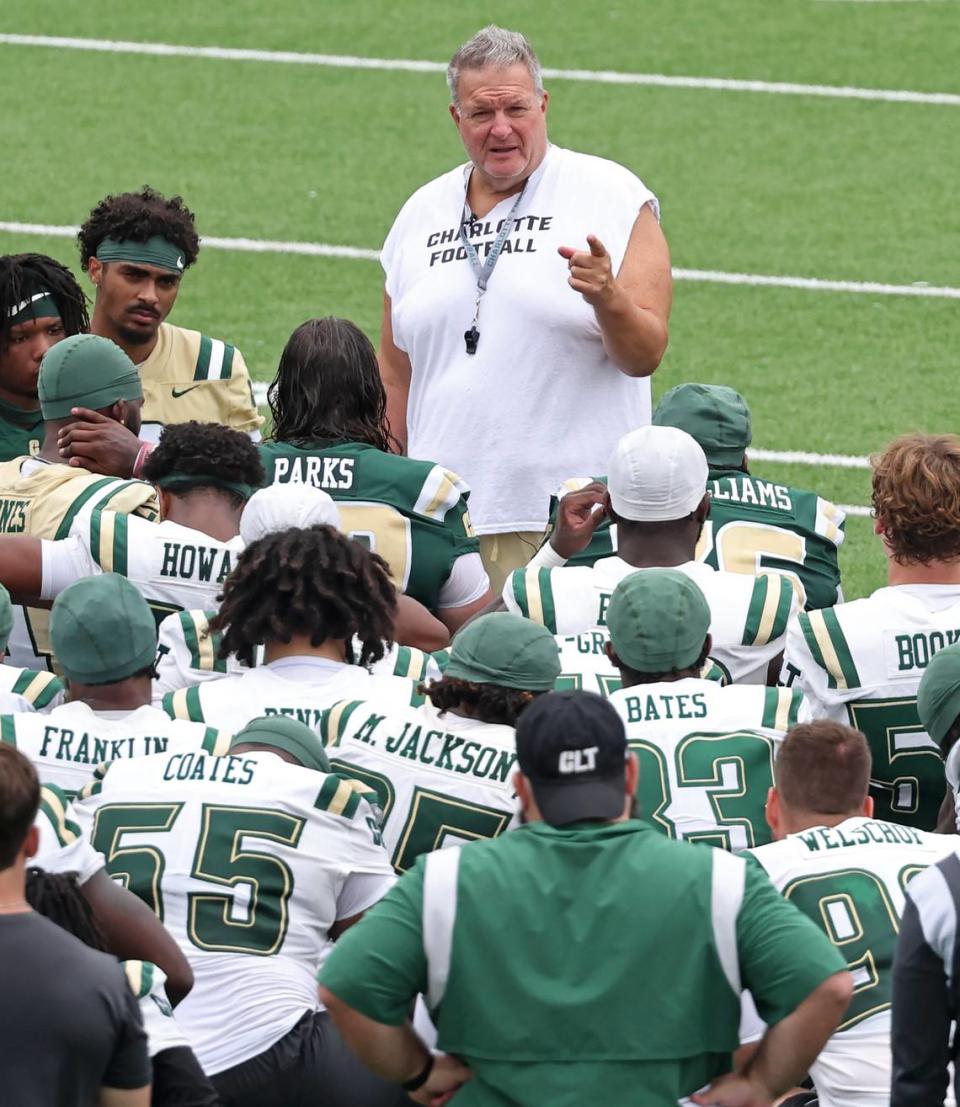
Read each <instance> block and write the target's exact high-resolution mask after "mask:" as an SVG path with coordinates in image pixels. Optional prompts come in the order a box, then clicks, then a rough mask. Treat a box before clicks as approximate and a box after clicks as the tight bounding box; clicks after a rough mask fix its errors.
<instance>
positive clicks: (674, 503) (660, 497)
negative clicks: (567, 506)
mask: <svg viewBox="0 0 960 1107" xmlns="http://www.w3.org/2000/svg"><path fill="white" fill-rule="evenodd" d="M607 486H608V487H609V489H610V505H611V507H612V508H613V510H614V511H615V512H616V513H617V514H618V515H619V516H620V517H621V518H623V519H632V520H634V521H636V522H644V523H662V522H668V521H669V520H672V519H683V518H685V517H686V516H687V515H689V514H690V513H691V512H692V511H694V510H695V509H696V507H697V505H698V504H699V503H700V501H701V500H702V499H703V497H704V493H705V492H706V490H707V458H706V455H705V454H704V452H703V449H702V448H701V447H700V445H699V444H698V443H697V441H696V440H695V439H694V438H692V437H691V436H690V435H689V434H687V432H686V431H682V430H680V429H679V428H678V427H641V428H640V429H639V430H635V431H630V433H629V434H625V435H624V436H623V438H621V439H620V441H619V442H618V443H617V445H616V447H615V448H614V451H613V454H612V455H611V457H610V461H609V463H608V465H607Z"/></svg>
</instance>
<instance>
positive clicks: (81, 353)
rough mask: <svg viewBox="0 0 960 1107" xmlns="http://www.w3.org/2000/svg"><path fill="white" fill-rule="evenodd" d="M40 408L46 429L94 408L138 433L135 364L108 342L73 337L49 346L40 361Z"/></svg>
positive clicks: (139, 393) (87, 336) (140, 390)
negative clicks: (74, 412)
mask: <svg viewBox="0 0 960 1107" xmlns="http://www.w3.org/2000/svg"><path fill="white" fill-rule="evenodd" d="M37 392H38V394H39V396H40V410H41V412H42V413H43V419H44V422H45V423H46V424H48V426H49V425H50V424H54V425H55V426H60V425H61V424H66V423H70V422H72V421H73V415H72V409H73V408H75V407H86V408H92V409H93V410H94V411H99V412H101V413H102V414H104V415H108V416H110V418H112V419H115V420H116V421H117V422H118V423H123V424H124V426H125V427H127V429H128V430H130V431H132V432H133V433H134V434H137V433H138V432H139V430H140V409H141V408H142V406H143V386H142V385H141V383H140V376H139V374H138V373H137V369H136V366H135V365H134V364H133V362H132V361H131V360H130V358H129V357H127V355H126V354H125V353H124V352H123V350H121V349H120V347H119V346H117V345H116V344H115V343H113V342H111V341H110V340H109V339H107V338H100V337H99V336H97V335H94V334H77V335H73V336H72V337H71V338H65V339H63V341H62V342H58V343H57V344H56V345H55V346H53V347H51V349H49V350H48V351H47V353H46V354H45V355H44V357H43V361H42V362H41V363H40V377H39V379H38V382H37Z"/></svg>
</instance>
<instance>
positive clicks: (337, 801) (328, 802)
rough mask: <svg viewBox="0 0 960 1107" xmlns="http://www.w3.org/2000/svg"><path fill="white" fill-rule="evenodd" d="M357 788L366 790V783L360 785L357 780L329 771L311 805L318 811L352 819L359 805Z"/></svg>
mask: <svg viewBox="0 0 960 1107" xmlns="http://www.w3.org/2000/svg"><path fill="white" fill-rule="evenodd" d="M357 788H363V789H364V790H366V785H361V784H360V783H359V782H357V781H350V780H345V779H344V778H343V777H342V776H337V774H336V773H331V774H330V775H329V776H328V777H327V779H326V780H325V781H324V782H323V786H322V787H321V789H320V791H319V792H318V793H317V798H316V799H315V800H314V803H313V806H314V807H315V808H316V809H317V810H318V811H326V812H328V813H329V814H331V815H340V816H341V817H342V818H344V819H352V818H353V816H354V815H355V814H356V811H357V808H358V807H359V806H360V793H359V792H358V791H357Z"/></svg>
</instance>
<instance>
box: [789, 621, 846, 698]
mask: <svg viewBox="0 0 960 1107" xmlns="http://www.w3.org/2000/svg"><path fill="white" fill-rule="evenodd" d="M811 614H813V613H812V612H808V611H801V612H800V614H799V615H798V616H797V625H798V626H799V627H800V631H801V633H802V634H803V639H804V641H805V642H806V643H807V649H808V650H809V651H810V654H811V656H812V657H813V661H814V664H815V665H817V666H818V667H819V668H821V669H823V670H824V672H826V670H827V663H826V661H824V659H823V652H822V651H821V649H820V643H819V642H818V641H817V636H816V635H815V634H814V633H813V626H812V625H811V623H810V616H811ZM827 676H828V677H829V679H830V687H831V688H835V687H836V684H834V683H833V678H832V677H830V674H829V673H827Z"/></svg>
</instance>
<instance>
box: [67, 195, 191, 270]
mask: <svg viewBox="0 0 960 1107" xmlns="http://www.w3.org/2000/svg"><path fill="white" fill-rule="evenodd" d="M193 219H194V217H193V212H192V211H191V210H190V209H189V208H188V207H187V206H186V204H185V203H184V202H183V198H182V197H180V196H171V197H170V198H169V199H167V197H166V196H163V195H161V194H160V193H159V192H157V191H156V189H153V188H151V187H150V186H149V185H144V186H143V188H141V189H140V191H139V192H120V193H118V194H117V195H116V196H105V197H104V198H103V199H102V200H101V201H100V203H99V204H97V206H96V207H95V208H94V209H93V211H92V212H90V214H89V216H88V217H87V221H86V222H85V223H84V224H83V226H82V227H81V228H80V233H79V234H78V235H77V242H78V243H79V245H80V265H81V266H82V267H83V269H84V270H86V268H87V265H88V264H89V262H90V259H91V258H92V257H94V256H95V255H96V252H97V249H98V248H99V246H100V243H101V242H102V241H103V240H104V239H105V238H117V239H131V240H132V241H134V242H146V241H147V239H148V238H153V236H154V235H157V234H159V235H163V237H164V238H165V239H167V240H168V241H169V242H172V243H173V244H174V246H176V247H177V249H178V250H179V251H180V252H181V253H182V254H183V263H184V268H186V269H189V268H190V266H191V265H193V263H194V262H195V261H196V260H197V254H198V253H199V252H200V239H199V238H198V237H197V230H196V227H195V226H194V222H193Z"/></svg>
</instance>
